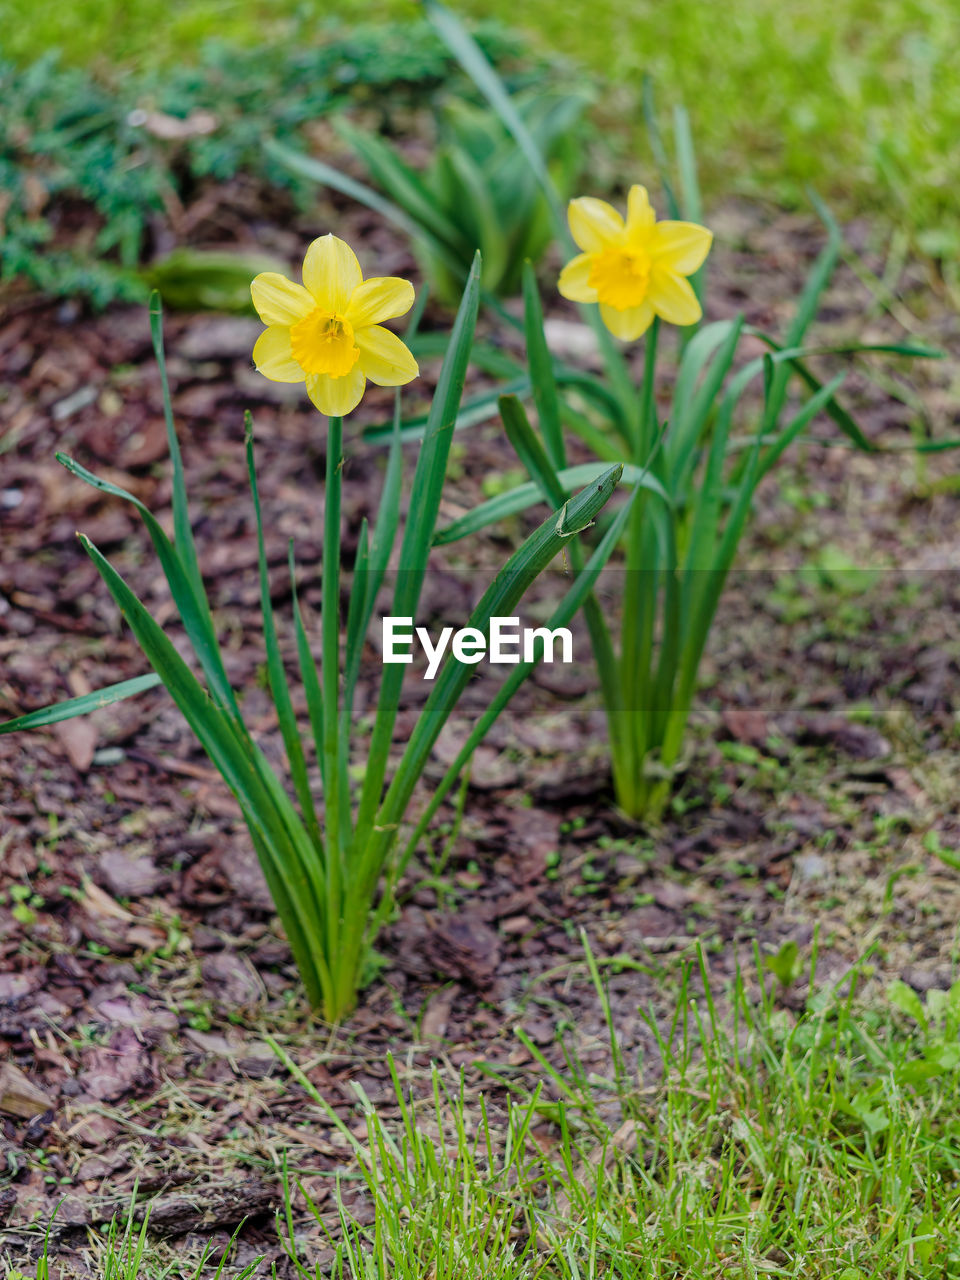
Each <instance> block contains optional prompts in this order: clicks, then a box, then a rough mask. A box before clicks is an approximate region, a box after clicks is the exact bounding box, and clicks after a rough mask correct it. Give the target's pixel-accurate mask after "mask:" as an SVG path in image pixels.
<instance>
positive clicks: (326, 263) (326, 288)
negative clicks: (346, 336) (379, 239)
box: [303, 235, 363, 316]
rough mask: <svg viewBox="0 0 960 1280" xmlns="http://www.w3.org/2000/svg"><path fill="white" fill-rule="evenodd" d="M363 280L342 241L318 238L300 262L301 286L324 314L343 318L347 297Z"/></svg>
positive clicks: (329, 237)
mask: <svg viewBox="0 0 960 1280" xmlns="http://www.w3.org/2000/svg"><path fill="white" fill-rule="evenodd" d="M362 279H363V273H362V272H361V270H360V263H359V262H358V261H357V255H356V254H355V253H354V252H353V250H352V249H351V248H350V246H349V245H348V244H347V243H346V241H345V240H341V239H339V237H337V236H333V235H328V236H320V238H319V239H318V240H314V241H313V243H312V244H311V245H310V247H309V248H308V249H307V253H306V256H305V258H304V259H303V283H304V284H305V285H306V287H307V288H308V289H309V290H310V292H311V294H312V295H313V297H314V299H315V300H316V304H317V306H319V307H322V308H323V310H324V311H332V312H334V313H335V314H336V315H340V316H342V315H343V313H344V312H345V311H346V309H347V306H348V304H349V302H350V295H351V294H352V293H353V291H354V289H356V287H357V285H359V283H360V281H361V280H362Z"/></svg>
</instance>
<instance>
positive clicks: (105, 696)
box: [0, 671, 162, 735]
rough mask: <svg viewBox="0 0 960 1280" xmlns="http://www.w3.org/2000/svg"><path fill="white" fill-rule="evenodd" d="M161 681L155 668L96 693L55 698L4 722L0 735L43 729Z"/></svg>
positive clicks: (134, 693)
mask: <svg viewBox="0 0 960 1280" xmlns="http://www.w3.org/2000/svg"><path fill="white" fill-rule="evenodd" d="M161 683H162V681H161V679H160V677H159V676H158V675H157V674H156V672H154V671H151V672H150V673H149V674H148V675H145V676H134V677H133V679H132V680H121V681H120V682H119V683H118V684H111V685H107V687H106V688H105V689H95V690H94V691H93V693H85V694H83V695H82V696H81V697H79V698H68V699H67V700H66V701H65V702H55V703H53V704H52V705H51V706H49V707H40V708H39V709H38V710H37V711H28V712H26V713H25V714H24V715H22V716H17V718H16V719H15V720H7V721H5V722H4V723H3V724H0V735H2V734H4V733H18V732H19V731H20V730H21V729H42V728H44V727H45V726H46V725H49V724H59V723H60V721H61V720H71V719H72V718H73V717H74V716H85V715H89V713H90V712H91V711H99V710H100V709H101V708H102V707H109V706H112V705H113V703H115V702H122V701H123V699H124V698H135V697H136V696H137V694H138V693H144V692H145V691H146V690H147V689H155V688H156V687H157V685H158V684H161Z"/></svg>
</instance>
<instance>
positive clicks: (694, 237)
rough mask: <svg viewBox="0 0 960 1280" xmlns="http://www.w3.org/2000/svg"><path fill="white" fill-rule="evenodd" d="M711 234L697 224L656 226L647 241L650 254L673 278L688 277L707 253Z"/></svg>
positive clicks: (666, 223)
mask: <svg viewBox="0 0 960 1280" xmlns="http://www.w3.org/2000/svg"><path fill="white" fill-rule="evenodd" d="M712 243H713V232H712V231H708V230H707V228H706V227H701V226H698V224H697V223H696V222H658V223H657V227H656V230H655V232H654V234H653V236H652V237H651V240H650V253H651V255H652V256H653V257H654V258H655V259H656V261H657V263H658V264H659V265H660V266H661V267H664V268H665V269H666V270H667V271H672V272H673V273H674V275H678V276H690V275H693V273H694V271H696V270H697V268H698V267H700V266H702V265H703V261H704V259H705V258H706V256H707V254H708V253H709V252H710V245H711V244H712Z"/></svg>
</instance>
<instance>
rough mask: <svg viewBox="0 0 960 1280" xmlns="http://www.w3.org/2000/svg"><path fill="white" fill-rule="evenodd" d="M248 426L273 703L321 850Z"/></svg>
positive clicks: (305, 811)
mask: <svg viewBox="0 0 960 1280" xmlns="http://www.w3.org/2000/svg"><path fill="white" fill-rule="evenodd" d="M245 429H246V450H247V475H248V477H249V480H250V493H251V495H252V497H253V512H254V516H255V518H256V524H257V563H258V566H259V571H260V610H261V613H262V615H263V639H264V645H265V647H266V651H267V677H268V679H269V681H270V693H271V695H272V696H273V705H274V706H275V707H276V709H277V719H278V721H279V723H280V733H281V735H282V737H283V745H284V747H285V748H286V752H287V761H288V763H289V765H290V775H291V777H292V778H293V786H294V790H295V791H296V793H297V799H298V800H299V801H300V811H301V813H302V814H303V819H304V822H305V823H306V827H307V831H308V832H309V833H310V837H311V839H312V840H313V842H314V844H315V845H316V847H317V849H318V850H319V849H321V848H322V847H323V839H322V837H321V835H320V824H319V822H318V821H317V813H316V810H315V808H314V806H313V796H312V795H311V793H310V783H309V781H308V780H307V762H306V759H305V757H304V754H303V743H302V742H301V740H300V730H299V729H298V728H297V721H296V717H295V716H294V714H293V701H292V699H291V697H290V686H289V685H288V683H287V675H286V671H285V670H284V666H283V658H282V657H281V656H280V644H279V641H278V640H277V624H276V621H275V620H274V616H273V604H272V602H271V600H270V575H269V571H268V568H267V549H266V545H265V543H264V538H263V516H262V513H261V510H260V491H259V488H258V486H257V472H256V467H255V465H254V458H253V423H252V419H251V417H250V414H249V413H248V414H247V415H246V422H245Z"/></svg>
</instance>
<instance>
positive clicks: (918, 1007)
mask: <svg viewBox="0 0 960 1280" xmlns="http://www.w3.org/2000/svg"><path fill="white" fill-rule="evenodd" d="M887 999H888V1000H889V1001H890V1003H891V1004H892V1005H893V1007H894V1008H895V1009H899V1010H900V1012H901V1013H905V1014H906V1015H907V1017H908V1018H912V1019H913V1020H914V1022H915V1023H916V1024H917V1025H918V1026H919V1027H921V1028H922V1029H923V1030H924V1031H926V1029H927V1015H926V1012H925V1011H924V1008H923V1005H922V1004H921V1003H920V997H919V996H918V995H917V993H916V992H915V991H914V989H913V987H908V986H907V984H906V983H905V982H901V980H900V979H899V978H896V979H895V980H894V981H893V982H891V983H890V985H889V986H888V987H887Z"/></svg>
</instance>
